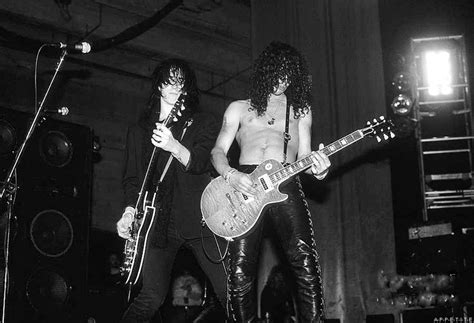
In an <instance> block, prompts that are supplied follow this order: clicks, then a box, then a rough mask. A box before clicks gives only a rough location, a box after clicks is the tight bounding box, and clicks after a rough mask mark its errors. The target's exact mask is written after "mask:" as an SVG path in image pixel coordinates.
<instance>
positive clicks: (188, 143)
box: [117, 59, 226, 323]
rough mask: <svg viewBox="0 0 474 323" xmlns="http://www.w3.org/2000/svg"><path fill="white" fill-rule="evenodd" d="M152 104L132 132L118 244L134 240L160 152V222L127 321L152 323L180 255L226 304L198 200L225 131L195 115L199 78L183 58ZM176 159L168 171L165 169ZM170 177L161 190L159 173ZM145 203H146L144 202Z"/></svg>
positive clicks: (157, 86) (157, 78)
mask: <svg viewBox="0 0 474 323" xmlns="http://www.w3.org/2000/svg"><path fill="white" fill-rule="evenodd" d="M152 79H153V80H152V81H153V82H152V91H151V95H150V99H149V103H148V105H147V106H146V108H145V110H144V112H143V114H142V117H141V118H140V120H139V122H138V124H137V125H135V126H133V127H130V128H129V130H128V133H127V141H126V149H125V156H124V170H123V176H122V183H123V188H124V192H125V200H126V208H125V211H124V213H123V215H122V217H121V219H120V220H119V221H118V222H117V232H118V234H119V236H120V237H122V238H125V239H131V236H130V229H131V225H132V223H133V222H134V219H135V216H136V209H135V206H136V202H137V198H138V195H139V191H140V188H141V185H142V182H144V181H143V180H144V177H145V174H146V173H147V172H146V169H147V167H148V165H149V160H150V156H151V155H152V151H153V150H154V147H157V148H159V149H158V150H156V151H158V154H159V155H158V157H157V161H156V167H155V169H154V170H153V176H152V180H151V183H150V185H148V187H145V191H146V192H147V193H149V194H148V196H150V194H154V193H157V194H156V199H155V200H154V203H153V204H154V205H152V206H153V207H155V208H156V210H155V212H154V223H153V225H152V227H151V230H150V233H149V235H150V237H149V243H148V244H147V247H146V250H144V252H145V257H144V262H143V269H142V271H141V273H142V278H143V287H142V288H141V290H140V292H139V294H138V296H137V297H136V298H135V299H134V301H133V302H132V304H131V305H130V306H129V308H128V309H127V311H126V313H125V314H124V316H123V318H122V322H127V323H128V322H149V321H151V319H152V317H153V316H154V315H155V312H157V311H158V309H159V308H160V306H161V305H162V304H163V302H164V300H165V297H166V295H167V293H168V289H169V285H170V276H171V270H172V266H173V263H174V259H175V256H176V254H177V252H178V249H180V248H181V247H186V248H189V249H190V250H191V251H192V252H193V253H194V255H195V257H196V259H197V261H198V263H199V264H200V266H201V267H202V269H203V271H204V273H205V274H206V275H207V277H208V278H209V280H210V281H211V283H212V285H213V288H214V291H215V292H216V295H217V297H218V298H219V300H220V301H221V302H222V304H225V301H226V276H225V270H224V268H223V267H222V265H220V264H214V263H212V262H211V261H209V260H208V258H207V257H206V255H205V254H204V252H203V248H202V245H201V232H200V230H201V225H200V220H201V218H202V216H201V212H200V209H199V199H200V195H201V192H202V190H203V189H204V187H205V186H206V185H207V184H208V183H209V181H210V175H209V173H208V172H209V170H210V167H211V165H210V161H209V159H210V151H211V149H212V147H213V146H214V143H215V139H216V137H217V134H218V132H219V125H218V124H217V122H216V120H215V119H214V118H213V117H212V115H209V114H205V113H201V112H197V111H196V110H197V107H198V88H197V85H196V77H195V74H194V72H193V70H192V69H191V68H190V67H189V66H188V64H187V63H186V62H185V61H183V60H179V59H168V60H165V61H163V62H162V63H161V64H159V65H158V67H157V68H156V69H155V71H154V73H153V77H152ZM181 95H185V100H184V104H183V105H184V108H185V109H184V110H182V112H181V113H180V114H181V116H179V115H177V117H176V119H177V120H176V122H174V123H171V125H170V126H168V127H165V126H164V125H162V124H161V122H162V121H163V120H165V119H167V117H168V114H170V111H172V109H173V107H175V105H176V102H177V100H178V98H180V97H181V98H182V96H181ZM170 154H171V155H172V156H173V158H172V162H171V164H170V165H169V167H166V164H167V162H168V160H169V156H170ZM165 168H167V171H166V175H165V176H164V178H163V179H162V180H161V182H160V184H159V185H158V190H156V185H157V184H158V182H159V180H160V179H161V174H162V173H163V172H164V169H165ZM142 198H143V196H142ZM203 235H204V239H203V241H204V244H205V246H204V247H205V248H206V250H207V252H208V253H209V254H210V256H211V257H213V258H215V259H217V258H219V257H220V256H221V255H220V251H219V249H218V248H217V245H216V241H215V239H214V238H212V237H211V235H210V232H203Z"/></svg>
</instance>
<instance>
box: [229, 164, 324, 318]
mask: <svg viewBox="0 0 474 323" xmlns="http://www.w3.org/2000/svg"><path fill="white" fill-rule="evenodd" d="M255 167H256V166H254V165H249V166H241V167H240V169H241V171H242V172H246V173H250V172H251V171H253V169H254V168H255ZM280 191H281V192H282V193H286V194H288V195H289V196H288V199H287V200H285V201H283V202H280V203H277V204H273V205H272V206H271V207H269V208H268V210H267V211H266V212H265V214H264V216H265V223H268V224H270V225H272V229H273V233H274V235H275V237H276V239H277V241H278V242H279V244H280V245H281V249H282V250H283V253H284V256H285V257H286V259H287V262H288V264H289V265H290V269H291V272H292V273H293V275H294V281H295V283H296V288H295V292H296V295H295V296H296V308H297V316H298V322H321V321H322V316H323V308H324V301H323V292H322V279H321V267H320V266H319V261H318V258H319V256H318V254H317V252H316V248H315V242H314V232H313V227H312V222H311V214H310V213H309V209H308V205H307V203H306V200H305V199H304V194H303V191H302V189H301V185H300V182H299V179H298V178H293V179H292V180H290V181H289V182H288V183H285V184H284V185H282V186H281V187H280ZM262 220H263V219H262ZM269 222H270V223H269ZM262 224H263V221H261V222H260V223H258V224H257V226H256V227H254V228H253V231H251V232H250V233H249V234H248V235H246V236H244V237H243V238H241V239H236V240H235V241H233V242H231V243H230V246H229V262H228V266H229V269H228V274H229V276H228V279H227V285H228V293H229V295H228V297H229V318H230V319H231V320H232V321H234V322H255V321H256V320H257V288H256V279H257V270H258V268H257V265H258V258H259V257H258V256H259V251H260V242H261V239H262V233H263V225H262Z"/></svg>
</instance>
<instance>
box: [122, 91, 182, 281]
mask: <svg viewBox="0 0 474 323" xmlns="http://www.w3.org/2000/svg"><path fill="white" fill-rule="evenodd" d="M184 98H185V96H184V95H180V97H179V98H178V100H177V101H176V103H175V104H174V106H173V108H172V109H171V111H170V113H169V114H168V116H167V117H166V119H165V121H164V122H163V125H164V126H165V127H169V126H170V124H171V123H172V122H173V121H177V120H178V119H177V116H180V115H181V110H184V107H183V102H184ZM158 151H159V148H157V147H154V148H153V152H152V154H151V157H150V161H149V162H148V166H147V169H146V172H145V177H144V179H143V183H142V186H141V189H140V192H139V193H138V200H137V203H136V204H135V218H134V219H133V222H132V225H131V228H130V236H131V239H130V240H127V241H126V242H125V248H124V252H123V253H124V262H123V265H122V267H121V268H120V269H121V274H122V276H124V277H125V278H124V280H125V284H130V285H135V284H136V283H137V281H138V279H139V278H140V274H141V271H142V267H143V261H144V259H145V251H146V248H147V245H148V242H149V241H148V240H149V233H150V230H151V227H152V225H153V222H154V220H155V213H156V209H157V205H156V204H157V203H159V202H158V201H157V200H156V199H157V195H158V189H159V183H158V185H156V186H155V189H154V190H150V189H149V188H150V187H152V186H153V185H151V181H152V179H153V175H154V170H155V169H156V162H157V159H158V155H159V154H158ZM165 171H166V170H165Z"/></svg>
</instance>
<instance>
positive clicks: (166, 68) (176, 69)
mask: <svg viewBox="0 0 474 323" xmlns="http://www.w3.org/2000/svg"><path fill="white" fill-rule="evenodd" d="M173 73H178V74H179V75H180V77H182V78H183V80H184V85H183V89H182V91H183V93H186V99H185V101H184V105H185V106H186V110H185V111H184V113H186V114H188V115H191V114H193V113H194V112H196V110H197V109H198V106H199V89H198V87H197V81H196V75H195V74H194V71H193V70H192V69H191V67H189V65H188V63H187V62H186V61H184V60H182V59H178V58H170V59H166V60H164V61H163V62H161V63H160V64H158V66H157V67H156V68H155V70H154V71H153V74H152V86H151V94H150V97H149V98H148V104H147V105H146V107H145V110H144V111H143V116H142V118H143V119H145V120H148V119H150V117H151V116H152V114H153V113H154V112H155V113H157V114H159V112H160V108H161V107H160V97H161V91H160V87H161V86H162V85H164V84H170V83H171V82H172V81H173V80H172V74H173Z"/></svg>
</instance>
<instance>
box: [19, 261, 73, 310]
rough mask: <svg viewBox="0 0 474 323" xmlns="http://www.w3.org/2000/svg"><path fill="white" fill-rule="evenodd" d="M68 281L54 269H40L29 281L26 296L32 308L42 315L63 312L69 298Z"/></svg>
mask: <svg viewBox="0 0 474 323" xmlns="http://www.w3.org/2000/svg"><path fill="white" fill-rule="evenodd" d="M69 292H70V287H69V286H68V283H67V281H66V279H64V277H63V276H62V275H60V274H59V273H58V272H56V271H54V270H53V269H47V268H43V269H39V270H38V271H36V272H34V273H33V274H32V275H31V276H30V278H29V279H28V281H27V285H26V295H27V298H28V301H29V302H30V304H31V306H32V307H33V308H34V309H36V310H37V311H38V312H40V313H44V314H51V313H54V312H56V311H61V310H63V307H64V306H65V304H66V303H67V300H68V298H69Z"/></svg>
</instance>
